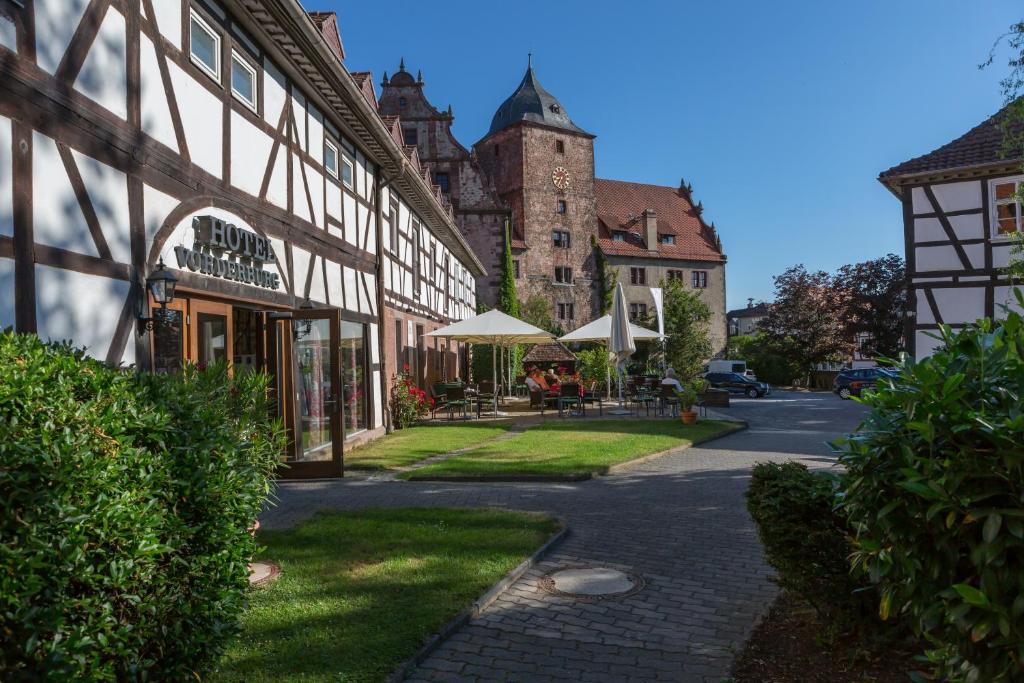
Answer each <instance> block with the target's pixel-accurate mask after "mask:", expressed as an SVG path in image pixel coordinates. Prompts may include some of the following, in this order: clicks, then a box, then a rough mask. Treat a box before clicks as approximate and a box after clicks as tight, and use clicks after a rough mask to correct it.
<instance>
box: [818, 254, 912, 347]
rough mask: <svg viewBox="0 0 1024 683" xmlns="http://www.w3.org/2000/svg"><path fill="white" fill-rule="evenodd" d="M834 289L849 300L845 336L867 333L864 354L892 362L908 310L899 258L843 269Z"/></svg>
mask: <svg viewBox="0 0 1024 683" xmlns="http://www.w3.org/2000/svg"><path fill="white" fill-rule="evenodd" d="M835 283H836V286H837V287H839V288H840V289H844V290H846V292H847V293H848V294H849V296H850V300H849V303H848V305H847V309H846V320H847V321H848V325H849V330H848V333H847V334H848V336H849V337H850V338H855V334H856V333H857V332H867V333H868V340H867V343H866V346H864V347H863V349H862V350H863V352H864V353H865V354H866V355H869V356H885V357H887V358H895V357H896V356H897V355H898V354H899V352H900V351H901V350H902V346H903V343H902V342H903V321H904V316H905V315H906V308H907V289H906V265H905V264H904V262H903V258H902V257H901V256H897V255H896V254H886V255H885V256H883V257H882V258H877V259H873V260H870V261H864V262H863V263H855V264H853V265H846V266H843V267H842V268H840V269H839V272H838V273H837V274H836V277H835Z"/></svg>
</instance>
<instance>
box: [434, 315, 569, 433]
mask: <svg viewBox="0 0 1024 683" xmlns="http://www.w3.org/2000/svg"><path fill="white" fill-rule="evenodd" d="M425 336H427V337H442V338H444V339H454V340H455V341H462V342H467V343H470V344H490V345H491V369H492V374H493V375H494V378H493V379H494V414H495V415H497V414H498V364H497V352H496V350H495V347H497V346H500V347H502V348H505V347H507V346H511V345H512V344H540V343H543V342H548V341H551V340H552V339H553V338H554V335H553V334H551V333H549V332H545V331H544V330H542V329H540V328H539V327H534V326H533V325H530V324H529V323H524V322H523V321H522V320H519V319H517V318H513V317H512V316H510V315H507V314H505V313H502V312H501V311H499V310H498V309H494V310H491V311H487V312H486V313H481V314H480V315H477V316H474V317H472V318H468V319H466V320H460V321H459V322H457V323H454V324H452V325H449V326H448V327H442V328H441V329H439V330H434V331H433V332H428V333H427V334H426V335H425Z"/></svg>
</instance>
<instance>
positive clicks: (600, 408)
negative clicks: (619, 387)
mask: <svg viewBox="0 0 1024 683" xmlns="http://www.w3.org/2000/svg"><path fill="white" fill-rule="evenodd" d="M603 394H604V391H602V390H601V385H600V384H599V383H598V382H597V381H596V380H595V381H593V382H591V383H590V386H589V387H585V388H584V389H583V412H584V414H585V413H586V411H587V404H588V403H596V404H597V414H598V415H601V416H603V415H604V396H603Z"/></svg>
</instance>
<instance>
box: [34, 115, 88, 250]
mask: <svg viewBox="0 0 1024 683" xmlns="http://www.w3.org/2000/svg"><path fill="white" fill-rule="evenodd" d="M32 187H33V198H34V202H33V207H32V223H33V233H34V236H35V241H36V242H38V243H40V244H46V245H48V246H51V247H58V248H60V249H67V250H68V251H73V252H76V253H79V254H87V255H89V256H99V252H97V250H96V244H95V242H93V239H92V235H91V234H90V233H89V226H88V224H87V223H86V222H85V216H84V215H83V214H82V210H81V208H80V207H79V204H78V198H77V197H76V196H75V191H74V189H73V188H72V187H71V181H70V180H68V174H67V171H65V170H64V164H63V163H62V162H61V160H60V156H59V155H58V153H57V143H56V142H54V141H53V140H52V139H50V138H48V137H46V136H45V135H43V134H41V133H33V134H32Z"/></svg>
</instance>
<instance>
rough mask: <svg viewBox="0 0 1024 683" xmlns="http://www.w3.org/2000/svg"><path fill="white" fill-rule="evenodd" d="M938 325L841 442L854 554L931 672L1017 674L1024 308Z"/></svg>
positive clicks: (984, 677)
mask: <svg viewBox="0 0 1024 683" xmlns="http://www.w3.org/2000/svg"><path fill="white" fill-rule="evenodd" d="M1018 298H1019V297H1018ZM1020 303H1022V304H1024V301H1021V302H1020ZM942 338H943V341H944V342H945V346H944V347H943V348H940V349H938V350H937V351H936V352H935V353H934V355H932V356H931V357H930V358H928V359H927V360H924V361H922V362H920V363H917V364H914V363H913V362H911V361H909V360H907V361H905V362H904V365H903V367H902V375H901V378H900V379H899V380H898V381H897V382H896V383H895V384H894V386H893V387H892V388H890V389H888V390H885V391H878V392H871V393H869V394H867V395H866V396H865V397H864V398H863V399H862V400H863V402H864V403H866V404H867V405H868V406H870V409H871V412H870V414H869V415H868V417H867V419H866V421H865V423H864V424H863V426H862V428H861V430H860V432H859V433H858V434H856V435H855V436H854V437H851V438H850V439H849V440H848V441H846V442H845V443H843V444H842V445H841V453H840V460H841V462H842V464H843V465H844V466H845V467H846V470H847V474H846V475H845V477H844V482H843V489H844V502H843V506H844V509H845V512H846V514H847V515H848V516H849V519H850V520H851V522H852V524H853V525H854V528H855V530H856V554H855V555H854V561H855V563H856V566H857V567H859V568H862V569H863V570H865V571H867V572H868V573H869V575H870V577H871V580H872V581H873V582H875V583H876V584H878V586H879V587H880V589H881V591H880V605H879V611H880V613H881V614H882V615H883V616H891V615H906V616H907V617H909V619H910V621H911V623H912V625H913V626H914V627H915V629H916V630H917V632H918V633H919V634H920V635H921V636H923V638H924V639H925V640H926V641H927V642H928V643H930V644H931V649H930V651H929V653H928V656H929V658H930V659H931V661H932V662H933V663H934V664H935V668H936V671H935V674H936V675H937V676H938V677H941V678H944V679H949V680H953V681H985V682H986V683H988V682H993V681H1020V680H1024V665H1022V662H1024V445H1022V444H1024V403H1022V400H1021V399H1022V396H1024V360H1022V357H1024V319H1022V318H1021V316H1020V315H1019V314H1018V313H1015V312H1007V319H1006V320H1005V321H1003V322H1002V323H1001V324H999V325H994V324H993V323H992V322H991V321H987V320H986V321H981V322H979V324H978V325H977V326H973V327H970V328H967V329H965V330H964V331H963V332H961V333H960V334H957V335H954V334H953V333H952V332H950V331H949V330H948V329H944V330H943V331H942Z"/></svg>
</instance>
